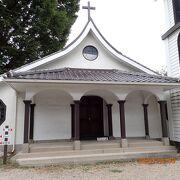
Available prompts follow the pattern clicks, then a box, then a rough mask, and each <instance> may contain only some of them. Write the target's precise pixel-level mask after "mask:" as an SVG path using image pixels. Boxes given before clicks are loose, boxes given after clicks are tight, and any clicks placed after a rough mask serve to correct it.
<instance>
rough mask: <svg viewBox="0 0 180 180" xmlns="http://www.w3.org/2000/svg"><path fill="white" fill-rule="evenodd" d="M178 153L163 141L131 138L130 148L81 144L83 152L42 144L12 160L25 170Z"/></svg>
mask: <svg viewBox="0 0 180 180" xmlns="http://www.w3.org/2000/svg"><path fill="white" fill-rule="evenodd" d="M176 153H177V151H176V149H175V147H173V146H165V145H163V142H162V141H160V140H155V139H154V140H153V139H150V140H147V139H145V138H128V147H126V148H122V147H120V141H119V140H106V141H94V140H92V141H81V150H73V142H72V141H64V142H60V141H59V142H58V141H57V142H55V141H51V142H50V141H49V142H39V143H33V144H30V146H29V153H18V154H17V155H16V156H14V157H13V160H14V161H16V162H17V163H18V164H20V165H23V166H45V165H58V164H66V163H95V162H103V161H129V160H136V159H138V158H147V157H175V156H176Z"/></svg>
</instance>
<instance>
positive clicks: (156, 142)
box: [128, 141, 163, 147]
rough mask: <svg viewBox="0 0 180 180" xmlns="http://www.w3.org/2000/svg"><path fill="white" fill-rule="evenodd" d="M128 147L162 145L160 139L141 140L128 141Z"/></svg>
mask: <svg viewBox="0 0 180 180" xmlns="http://www.w3.org/2000/svg"><path fill="white" fill-rule="evenodd" d="M128 145H129V147H147V146H148V147H152V146H162V145H163V142H162V141H142V142H131V141H129V142H128Z"/></svg>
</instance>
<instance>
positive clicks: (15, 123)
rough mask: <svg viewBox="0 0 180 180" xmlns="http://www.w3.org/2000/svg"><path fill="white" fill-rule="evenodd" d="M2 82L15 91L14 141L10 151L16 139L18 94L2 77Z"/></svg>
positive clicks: (13, 149)
mask: <svg viewBox="0 0 180 180" xmlns="http://www.w3.org/2000/svg"><path fill="white" fill-rule="evenodd" d="M2 82H3V83H4V84H5V85H7V86H9V87H10V88H12V89H13V90H14V91H15V93H16V110H15V111H16V112H15V113H16V114H15V122H14V141H13V148H12V151H11V152H12V153H13V152H14V151H15V140H16V125H17V106H18V96H17V90H16V89H15V88H14V87H13V86H12V85H10V84H9V83H7V82H6V81H4V79H2Z"/></svg>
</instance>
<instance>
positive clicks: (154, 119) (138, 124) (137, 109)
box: [125, 91, 162, 138]
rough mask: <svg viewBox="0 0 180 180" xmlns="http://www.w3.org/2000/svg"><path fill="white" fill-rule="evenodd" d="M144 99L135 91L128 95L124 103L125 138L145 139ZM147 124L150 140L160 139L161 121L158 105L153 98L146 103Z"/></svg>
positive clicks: (140, 93)
mask: <svg viewBox="0 0 180 180" xmlns="http://www.w3.org/2000/svg"><path fill="white" fill-rule="evenodd" d="M143 103H144V97H143V94H142V92H140V91H137V92H133V93H131V94H130V95H128V97H127V99H126V102H125V118H126V135H127V137H145V125H144V111H143V106H142V104H143ZM148 104H149V106H148V123H149V135H150V138H161V137H162V130H161V120H160V112H159V109H158V103H157V100H156V98H155V97H154V96H152V97H151V98H150V99H149V101H148Z"/></svg>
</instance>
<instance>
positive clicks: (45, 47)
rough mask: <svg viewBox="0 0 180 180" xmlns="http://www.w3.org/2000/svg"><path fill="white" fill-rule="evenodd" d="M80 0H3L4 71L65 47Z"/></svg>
mask: <svg viewBox="0 0 180 180" xmlns="http://www.w3.org/2000/svg"><path fill="white" fill-rule="evenodd" d="M78 10H79V0H0V73H3V72H6V71H9V70H10V69H14V68H17V67H19V66H21V65H24V64H26V63H30V62H32V61H34V60H36V59H38V58H41V57H43V56H46V55H48V54H50V53H53V52H55V51H57V50H60V49H61V48H63V47H64V45H65V43H66V41H67V39H68V35H69V33H70V28H71V26H72V24H73V23H74V21H75V20H76V17H77V15H76V12H77V11H78Z"/></svg>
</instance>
